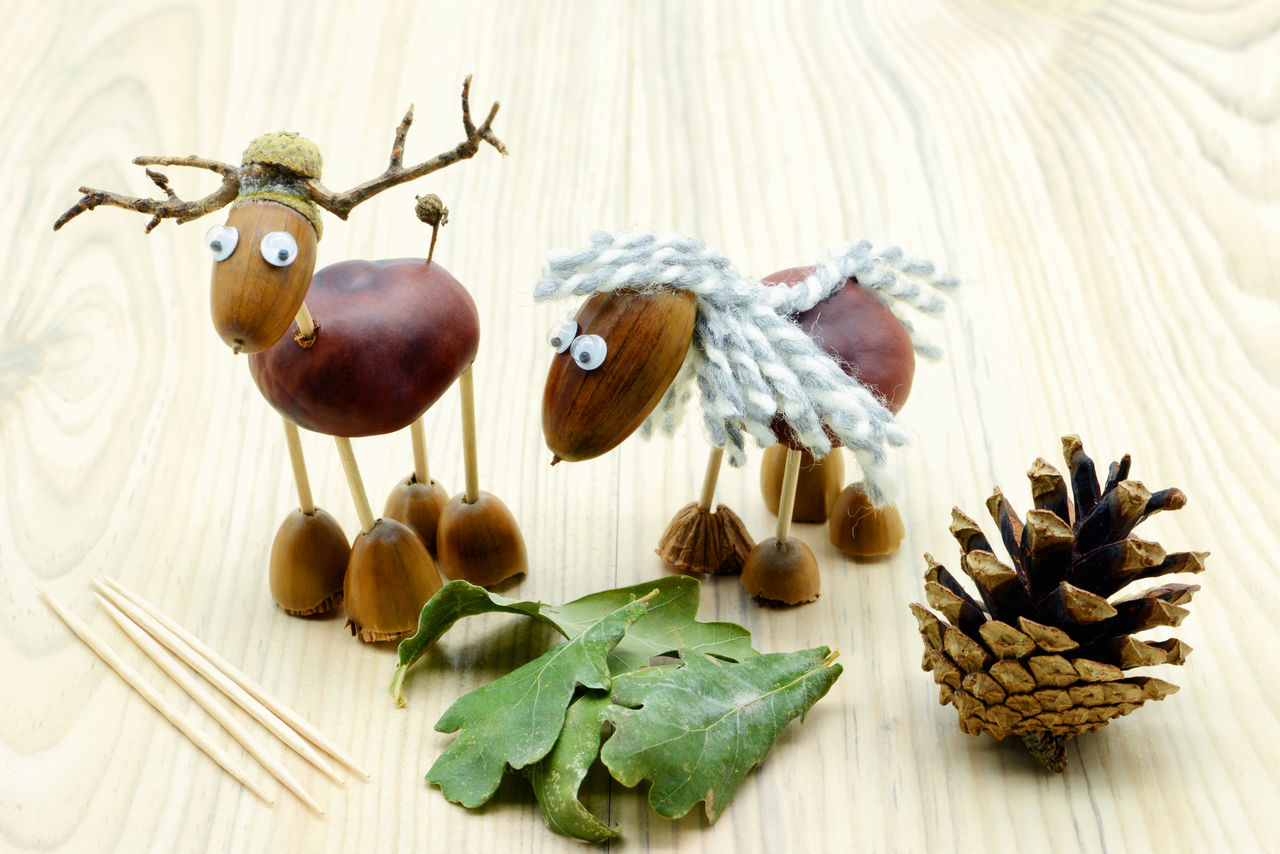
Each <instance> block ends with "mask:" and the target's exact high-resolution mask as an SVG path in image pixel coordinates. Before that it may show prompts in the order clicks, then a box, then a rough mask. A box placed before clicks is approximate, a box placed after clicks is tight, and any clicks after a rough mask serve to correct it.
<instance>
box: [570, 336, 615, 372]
mask: <svg viewBox="0 0 1280 854" xmlns="http://www.w3.org/2000/svg"><path fill="white" fill-rule="evenodd" d="M608 353H609V345H608V344H606V343H604V339H603V338H601V337H600V336H599V335H579V336H578V337H577V338H575V339H573V344H571V345H570V346H569V355H571V356H573V361H574V362H575V363H576V364H577V365H578V367H579V368H582V369H583V370H584V371H594V370H595V369H596V368H598V367H600V366H601V365H603V364H604V357H605V356H606V355H608Z"/></svg>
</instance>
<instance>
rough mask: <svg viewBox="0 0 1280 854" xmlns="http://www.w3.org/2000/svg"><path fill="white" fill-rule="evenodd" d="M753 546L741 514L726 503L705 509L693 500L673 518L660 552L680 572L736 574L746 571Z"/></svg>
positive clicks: (663, 534) (660, 555)
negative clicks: (744, 564)
mask: <svg viewBox="0 0 1280 854" xmlns="http://www.w3.org/2000/svg"><path fill="white" fill-rule="evenodd" d="M752 545H753V543H752V541H751V535H750V534H748V533H747V526H746V525H744V524H743V523H742V519H740V518H739V517H738V514H737V513H734V512H733V511H732V510H730V509H729V508H728V507H725V506H724V505H723V504H721V505H720V506H719V507H717V508H716V509H715V510H703V509H701V508H699V507H698V505H697V503H693V504H686V505H685V506H684V507H682V508H680V511H679V512H678V513H676V515H675V516H674V517H672V519H671V522H670V523H668V524H667V530H665V531H664V532H663V533H662V539H660V540H659V541H658V548H657V549H656V551H657V552H658V557H660V558H662V559H663V560H664V561H665V562H666V564H667V565H668V566H670V567H671V568H672V569H674V570H675V571H676V572H683V573H684V574H686V575H700V574H702V573H708V574H711V575H732V574H735V573H738V572H741V571H742V565H743V563H744V562H745V561H746V559H747V554H748V553H749V552H750V551H751V546H752Z"/></svg>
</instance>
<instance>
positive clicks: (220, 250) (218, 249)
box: [204, 225, 240, 261]
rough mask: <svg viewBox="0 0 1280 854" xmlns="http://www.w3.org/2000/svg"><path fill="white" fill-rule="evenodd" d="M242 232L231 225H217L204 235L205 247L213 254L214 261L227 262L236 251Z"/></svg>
mask: <svg viewBox="0 0 1280 854" xmlns="http://www.w3.org/2000/svg"><path fill="white" fill-rule="evenodd" d="M239 241H240V232H238V231H236V230H235V227H234V226H230V225H215V226H214V227H213V228H211V229H209V230H208V231H206V232H205V234H204V245H205V246H208V247H209V251H210V252H212V253H213V260H215V261H225V260H227V259H228V258H230V257H231V253H232V252H235V251H236V243H238V242H239Z"/></svg>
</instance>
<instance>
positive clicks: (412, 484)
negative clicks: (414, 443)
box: [382, 475, 449, 557]
mask: <svg viewBox="0 0 1280 854" xmlns="http://www.w3.org/2000/svg"><path fill="white" fill-rule="evenodd" d="M448 503H449V493H447V492H445V491H444V487H443V486H441V485H440V483H439V481H437V480H436V479H435V478H431V479H430V480H429V481H428V482H426V483H422V482H420V481H419V480H418V479H417V478H416V477H415V476H414V475H409V476H408V477H406V478H405V479H404V480H402V481H400V482H399V483H397V484H396V485H395V488H393V489H392V490H391V494H390V495H388V496H387V504H386V507H385V508H383V511H382V516H383V518H385V519H395V520H396V521H397V522H400V523H402V524H404V525H405V526H406V527H408V529H409V530H411V531H413V532H414V533H415V534H417V535H418V536H419V537H420V538H421V539H422V544H423V545H424V546H426V547H427V551H429V552H431V556H432V557H435V556H436V554H437V553H436V530H437V528H438V527H439V525H440V514H441V513H443V512H444V506H445V505H446V504H448Z"/></svg>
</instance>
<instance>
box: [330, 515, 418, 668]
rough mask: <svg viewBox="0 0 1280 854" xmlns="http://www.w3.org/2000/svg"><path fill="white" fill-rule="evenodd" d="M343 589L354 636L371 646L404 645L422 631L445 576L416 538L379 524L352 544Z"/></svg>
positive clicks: (396, 525)
mask: <svg viewBox="0 0 1280 854" xmlns="http://www.w3.org/2000/svg"><path fill="white" fill-rule="evenodd" d="M344 589H345V592H346V601H347V625H348V626H350V627H351V633H352V634H354V635H356V636H358V637H359V638H360V640H362V641H365V642H366V643H372V642H374V641H392V640H400V639H402V638H406V637H408V636H409V635H411V634H413V633H414V632H415V631H417V629H418V615H419V614H420V613H421V612H422V606H423V605H425V604H427V600H428V599H430V598H431V596H432V594H434V593H435V592H436V591H437V590H439V589H440V573H439V572H437V571H436V563H435V561H433V560H432V559H431V555H430V554H428V553H427V548H426V546H424V545H423V544H422V540H420V539H418V535H417V534H415V533H414V532H413V531H411V530H409V529H408V528H407V527H405V526H404V525H402V524H401V523H399V522H397V521H395V520H394V519H379V520H378V521H377V522H375V523H374V525H373V528H372V530H370V531H369V532H368V533H361V534H360V535H359V536H358V537H356V541H355V543H354V544H352V546H351V558H350V560H349V561H348V562H347V575H346V579H345V582H344Z"/></svg>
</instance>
